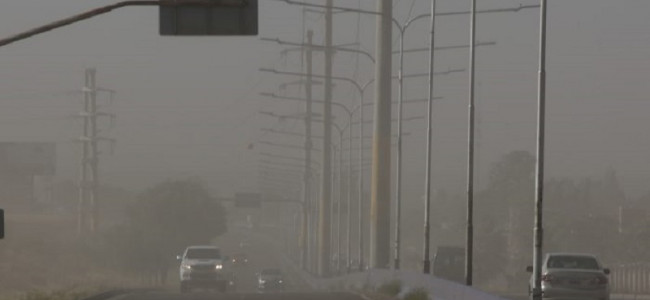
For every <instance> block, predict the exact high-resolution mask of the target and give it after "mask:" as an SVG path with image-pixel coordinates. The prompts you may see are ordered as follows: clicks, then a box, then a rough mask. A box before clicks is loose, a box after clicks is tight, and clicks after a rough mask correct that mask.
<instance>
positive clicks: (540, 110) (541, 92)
mask: <svg viewBox="0 0 650 300" xmlns="http://www.w3.org/2000/svg"><path fill="white" fill-rule="evenodd" d="M540 5H541V7H540V8H541V12H540V41H539V83H538V84H539V86H538V98H537V162H536V174H535V230H534V242H533V243H534V248H533V291H532V293H531V297H532V299H533V300H541V299H542V289H541V278H542V246H543V241H544V227H543V223H542V222H543V207H544V205H543V203H544V143H545V127H546V14H547V2H546V0H540Z"/></svg>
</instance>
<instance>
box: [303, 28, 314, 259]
mask: <svg viewBox="0 0 650 300" xmlns="http://www.w3.org/2000/svg"><path fill="white" fill-rule="evenodd" d="M313 36H314V32H313V31H312V30H309V31H307V45H309V46H308V47H307V49H306V51H305V52H306V55H305V56H306V64H307V79H306V81H305V85H306V86H305V92H306V100H307V101H306V105H305V107H306V108H305V170H304V172H305V174H304V175H303V200H302V201H303V214H302V238H301V247H300V248H301V251H300V262H301V263H300V264H301V266H302V268H303V269H305V270H307V268H308V265H309V260H308V259H309V255H308V253H309V245H310V244H311V243H309V240H310V236H311V231H310V229H311V226H310V224H309V223H310V221H309V220H310V219H311V218H310V216H309V213H310V203H311V201H310V198H311V172H312V170H311V148H312V146H313V145H312V140H311V114H312V112H311V105H312V90H311V88H312V76H311V75H312V71H313V68H312V64H313V62H312V47H311V45H312V42H313Z"/></svg>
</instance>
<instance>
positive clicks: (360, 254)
mask: <svg viewBox="0 0 650 300" xmlns="http://www.w3.org/2000/svg"><path fill="white" fill-rule="evenodd" d="M363 98H364V97H363V92H361V98H360V100H359V136H360V137H362V136H363V122H364V116H363V114H364V112H363ZM358 165H359V166H358V168H359V171H358V172H359V182H358V183H359V186H358V188H357V189H358V193H359V201H358V203H357V204H358V214H359V216H358V217H357V221H358V227H359V238H358V242H359V243H358V249H357V252H358V253H357V254H358V255H357V257H358V258H359V261H358V263H359V266H358V267H359V271H363V269H364V261H363V198H364V197H363V196H364V195H363V138H359V162H358Z"/></svg>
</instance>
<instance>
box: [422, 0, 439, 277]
mask: <svg viewBox="0 0 650 300" xmlns="http://www.w3.org/2000/svg"><path fill="white" fill-rule="evenodd" d="M430 34H431V36H430V37H429V105H428V111H427V114H428V118H427V119H428V120H427V154H426V160H425V161H426V162H425V163H426V173H425V176H424V180H425V183H424V186H425V190H424V239H423V240H424V245H423V248H424V251H422V256H423V257H422V268H423V270H422V271H423V272H424V274H429V272H430V271H431V259H430V247H431V220H430V217H431V139H432V138H433V137H432V133H433V132H432V131H433V97H434V93H433V75H434V74H433V69H434V66H435V46H436V0H431V31H430Z"/></svg>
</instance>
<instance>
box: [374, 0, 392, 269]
mask: <svg viewBox="0 0 650 300" xmlns="http://www.w3.org/2000/svg"><path fill="white" fill-rule="evenodd" d="M377 11H378V12H379V13H380V15H379V16H378V18H377V45H376V49H375V51H376V55H375V57H376V59H377V63H376V65H375V80H376V81H377V82H376V84H375V112H374V115H375V122H374V138H373V160H372V163H373V167H372V179H371V180H372V182H371V201H372V204H371V206H370V219H371V224H370V263H371V267H372V268H388V267H389V265H390V203H391V201H390V200H391V197H390V184H391V182H390V164H391V157H390V151H391V141H390V139H391V100H392V99H391V98H392V94H391V80H392V30H393V27H392V25H393V23H392V20H393V1H392V0H379V1H377Z"/></svg>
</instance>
